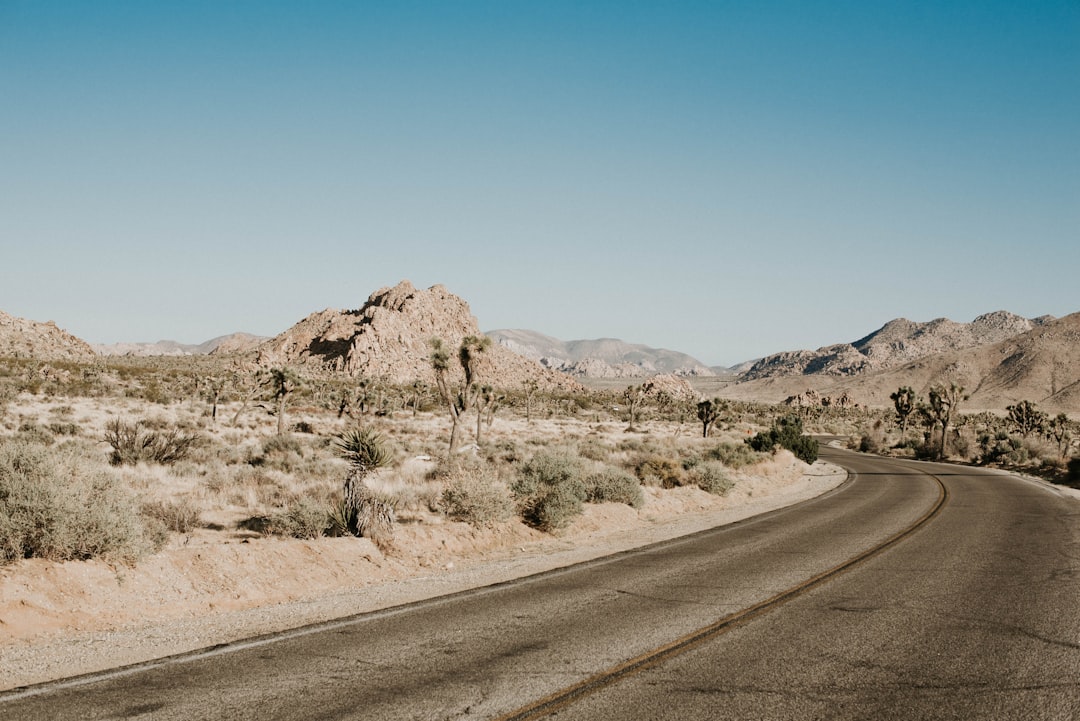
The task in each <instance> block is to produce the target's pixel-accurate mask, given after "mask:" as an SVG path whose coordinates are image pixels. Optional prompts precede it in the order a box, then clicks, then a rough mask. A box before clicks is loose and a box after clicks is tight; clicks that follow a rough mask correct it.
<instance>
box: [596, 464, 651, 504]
mask: <svg viewBox="0 0 1080 721" xmlns="http://www.w3.org/2000/svg"><path fill="white" fill-rule="evenodd" d="M585 500H586V501H588V502H589V503H625V504H626V505H628V506H631V507H633V508H641V506H642V504H644V503H645V494H644V493H642V491H641V481H639V480H638V479H637V477H635V476H633V475H632V474H630V473H627V472H626V471H624V470H622V469H620V468H614V467H612V466H607V467H606V468H604V469H603V470H601V471H597V472H596V473H593V474H591V475H590V476H589V477H588V478H586V479H585Z"/></svg>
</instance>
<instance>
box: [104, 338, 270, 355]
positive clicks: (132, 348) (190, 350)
mask: <svg viewBox="0 0 1080 721" xmlns="http://www.w3.org/2000/svg"><path fill="white" fill-rule="evenodd" d="M265 340H267V338H266V337H265V336H258V335H251V334H250V333H230V334H229V335H222V336H218V337H217V338H211V339H210V340H208V341H206V342H205V343H197V344H193V343H178V342H176V341H174V340H159V341H157V342H156V343H111V344H108V345H105V344H97V343H95V344H93V345H92V346H91V347H92V348H93V349H94V351H95V352H96V353H97V354H98V355H121V356H163V355H164V356H181V355H209V354H211V353H219V354H220V353H243V352H245V351H249V350H252V349H253V348H255V347H256V346H258V345H259V344H260V343H262V342H263V341H265Z"/></svg>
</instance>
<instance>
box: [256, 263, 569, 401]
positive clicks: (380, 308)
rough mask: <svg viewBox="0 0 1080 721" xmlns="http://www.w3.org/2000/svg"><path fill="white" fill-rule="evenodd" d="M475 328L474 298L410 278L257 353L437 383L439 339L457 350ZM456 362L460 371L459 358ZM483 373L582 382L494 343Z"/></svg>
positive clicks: (494, 377) (310, 320) (271, 360)
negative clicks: (435, 341)
mask: <svg viewBox="0 0 1080 721" xmlns="http://www.w3.org/2000/svg"><path fill="white" fill-rule="evenodd" d="M469 335H474V336H479V335H481V332H480V328H479V325H478V324H477V321H476V318H475V317H473V315H472V312H471V311H470V310H469V305H468V303H466V302H465V301H464V300H462V299H461V298H459V297H458V296H456V295H454V294H453V293H451V292H450V291H448V290H447V289H446V288H444V287H443V286H441V285H435V286H432V287H430V288H428V289H427V290H418V289H416V288H415V287H413V285H412V284H411V283H410V282H409V281H407V280H405V281H402V282H401V283H399V284H398V285H396V286H394V287H392V288H382V289H380V290H377V291H375V292H374V293H372V294H371V296H370V297H369V298H368V300H367V303H365V304H364V306H363V307H362V308H360V309H358V310H344V311H342V310H329V309H328V310H323V311H319V312H317V313H312V314H311V315H309V316H308V317H307V318H305V319H303V320H302V321H300V322H299V323H297V324H296V325H294V326H293V327H292V328H289V329H288V330H286V331H285V332H283V333H280V334H279V335H277V336H275V337H274V338H272V339H270V340H268V341H266V342H265V343H263V344H261V345H260V346H258V348H257V353H258V356H259V363H260V364H261V365H277V364H291V365H302V366H306V367H308V368H312V369H319V370H326V371H331V372H344V373H348V374H350V375H361V376H365V377H370V378H382V379H385V380H387V381H389V382H392V383H410V382H412V381H414V380H423V381H426V382H429V383H433V382H434V373H433V371H432V369H431V364H430V361H429V357H430V355H431V340H432V338H441V339H442V340H443V342H444V343H445V344H446V345H447V347H448V348H449V349H450V350H451V352H455V353H456V350H457V347H458V346H459V345H460V343H461V340H462V339H463V338H464V337H465V336H469ZM455 357H456V356H455ZM451 367H452V369H453V370H454V371H457V364H456V363H452V364H451ZM479 375H480V379H481V382H483V383H489V384H491V385H494V386H498V387H501V388H507V389H510V388H516V387H519V386H520V385H521V384H522V383H524V382H526V381H530V380H534V381H536V382H537V383H539V384H540V387H542V388H546V389H564V390H576V389H579V388H580V386H579V385H578V384H577V383H576V382H575V381H573V379H571V378H569V377H567V376H565V375H562V374H559V373H556V372H554V371H552V370H549V369H545V368H543V367H541V366H540V365H539V364H538V363H536V362H534V361H531V360H528V359H527V358H524V357H522V356H520V355H518V354H516V353H514V352H512V351H510V350H509V349H507V348H503V347H502V346H499V345H497V344H494V343H493V344H492V346H491V347H490V348H489V350H488V351H487V352H486V353H484V354H483V356H481V362H480V367H479Z"/></svg>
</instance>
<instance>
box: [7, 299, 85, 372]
mask: <svg viewBox="0 0 1080 721" xmlns="http://www.w3.org/2000/svg"><path fill="white" fill-rule="evenodd" d="M0 357H4V358H37V359H39V360H69V361H85V360H91V359H93V358H94V349H93V348H91V347H90V344H89V343H87V342H86V341H84V340H82V339H81V338H76V337H75V336H73V335H72V334H70V333H68V332H67V331H65V330H61V329H60V328H58V327H57V326H56V323H53V322H52V321H48V322H46V323H39V322H37V321H33V320H27V319H25V318H17V317H16V316H13V315H8V314H7V313H5V312H3V311H0Z"/></svg>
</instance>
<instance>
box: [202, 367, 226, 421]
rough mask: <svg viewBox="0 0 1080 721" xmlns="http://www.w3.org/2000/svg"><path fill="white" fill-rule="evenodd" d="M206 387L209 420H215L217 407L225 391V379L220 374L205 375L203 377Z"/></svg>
mask: <svg viewBox="0 0 1080 721" xmlns="http://www.w3.org/2000/svg"><path fill="white" fill-rule="evenodd" d="M203 384H204V386H205V387H206V399H207V400H208V401H210V420H211V421H214V422H216V421H217V407H218V403H219V402H220V401H221V396H222V394H224V393H225V379H224V378H222V377H221V376H207V377H206V378H205V379H203Z"/></svg>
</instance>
